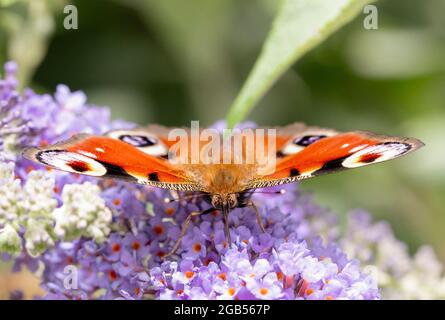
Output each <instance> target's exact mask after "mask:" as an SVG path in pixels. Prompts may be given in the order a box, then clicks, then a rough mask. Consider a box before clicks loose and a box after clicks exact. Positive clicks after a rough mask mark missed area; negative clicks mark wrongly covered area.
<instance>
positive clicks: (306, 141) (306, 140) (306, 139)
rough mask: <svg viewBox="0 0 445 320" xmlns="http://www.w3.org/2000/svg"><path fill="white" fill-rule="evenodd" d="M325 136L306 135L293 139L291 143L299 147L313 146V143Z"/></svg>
mask: <svg viewBox="0 0 445 320" xmlns="http://www.w3.org/2000/svg"><path fill="white" fill-rule="evenodd" d="M326 137H327V135H324V134H320V135H308V136H303V137H298V138H296V139H294V141H293V143H294V144H295V145H297V146H300V147H307V146H308V145H311V144H313V143H314V142H317V141H318V140H320V139H323V138H326Z"/></svg>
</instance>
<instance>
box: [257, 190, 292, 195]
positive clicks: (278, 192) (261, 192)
mask: <svg viewBox="0 0 445 320" xmlns="http://www.w3.org/2000/svg"><path fill="white" fill-rule="evenodd" d="M254 193H255V194H257V193H259V194H285V193H286V190H284V189H281V190H278V191H257V190H255V191H253V192H252V194H254Z"/></svg>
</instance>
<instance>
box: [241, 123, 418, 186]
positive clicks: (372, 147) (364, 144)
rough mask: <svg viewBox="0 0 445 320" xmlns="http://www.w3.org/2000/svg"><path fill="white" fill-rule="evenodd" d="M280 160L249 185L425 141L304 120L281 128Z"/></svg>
mask: <svg viewBox="0 0 445 320" xmlns="http://www.w3.org/2000/svg"><path fill="white" fill-rule="evenodd" d="M276 141H277V143H276V146H277V150H278V151H277V155H276V156H277V161H276V168H275V171H274V172H273V173H272V174H268V175H263V176H260V175H258V176H257V177H256V178H255V179H253V180H252V181H251V182H250V183H248V184H247V186H246V189H250V188H263V187H268V186H274V185H280V184H284V183H290V182H294V181H297V180H302V179H307V178H311V177H315V176H318V175H321V174H326V173H331V172H336V171H340V170H344V169H350V168H357V167H362V166H366V165H370V164H374V163H378V162H382V161H386V160H391V159H395V158H398V157H400V156H402V155H405V154H407V153H409V152H412V151H415V150H417V149H419V148H420V147H422V146H423V143H422V142H421V141H420V140H418V139H414V138H402V137H392V136H384V135H377V134H373V133H370V132H364V131H354V132H346V133H339V132H337V131H334V130H331V129H321V128H316V127H305V126H304V125H303V124H295V125H292V126H288V127H285V128H283V129H279V130H278V131H277V137H276Z"/></svg>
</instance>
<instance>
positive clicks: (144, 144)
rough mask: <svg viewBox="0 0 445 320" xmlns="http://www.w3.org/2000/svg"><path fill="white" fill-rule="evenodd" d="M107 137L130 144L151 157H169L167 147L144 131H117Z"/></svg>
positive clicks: (154, 136)
mask: <svg viewBox="0 0 445 320" xmlns="http://www.w3.org/2000/svg"><path fill="white" fill-rule="evenodd" d="M107 135H108V136H109V137H111V138H114V139H118V140H120V141H123V142H125V143H128V144H129V145H132V146H133V147H135V148H138V149H139V150H140V151H142V152H144V153H146V154H148V155H150V156H155V157H166V156H167V155H168V149H167V147H166V145H165V144H164V143H163V142H162V141H161V140H160V139H158V138H157V136H156V135H154V134H151V133H148V132H144V131H143V130H116V131H110V132H108V133H107Z"/></svg>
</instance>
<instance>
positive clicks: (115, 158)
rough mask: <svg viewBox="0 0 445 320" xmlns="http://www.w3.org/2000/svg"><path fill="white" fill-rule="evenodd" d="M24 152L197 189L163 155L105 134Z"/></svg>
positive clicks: (68, 167)
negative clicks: (160, 155) (149, 151)
mask: <svg viewBox="0 0 445 320" xmlns="http://www.w3.org/2000/svg"><path fill="white" fill-rule="evenodd" d="M137 137H141V136H137ZM24 155H25V157H26V158H28V159H30V160H33V161H35V162H38V163H41V164H44V165H47V166H50V167H53V168H56V169H59V170H63V171H68V172H73V173H78V174H85V175H90V176H97V177H112V178H120V179H124V180H130V181H135V182H138V183H140V184H147V185H152V186H155V187H160V188H167V189H172V190H189V191H195V190H199V189H200V187H199V186H198V185H197V184H196V183H194V182H193V181H191V180H190V179H189V178H188V177H187V175H186V173H185V172H184V171H182V170H180V169H178V168H176V167H175V166H174V165H172V164H170V163H169V162H168V161H167V160H166V159H163V158H160V157H156V156H153V155H150V154H148V153H146V152H144V151H142V148H137V147H135V146H133V145H131V144H130V143H127V142H124V141H121V140H119V139H114V138H111V137H106V136H92V135H86V134H80V135H76V136H74V137H72V138H71V139H69V140H67V141H65V142H61V143H57V144H55V145H51V146H47V147H44V148H31V149H28V150H26V151H25V153H24Z"/></svg>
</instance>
